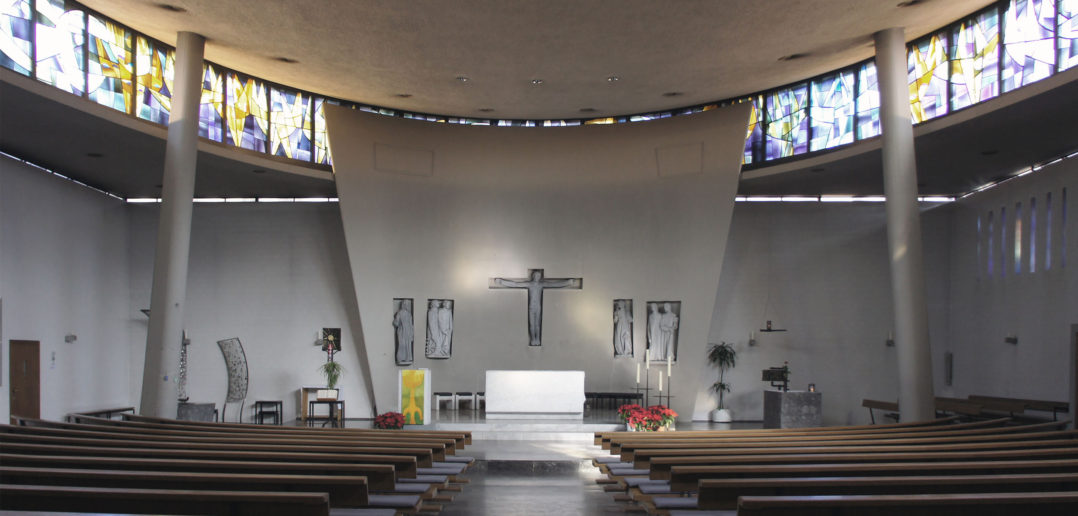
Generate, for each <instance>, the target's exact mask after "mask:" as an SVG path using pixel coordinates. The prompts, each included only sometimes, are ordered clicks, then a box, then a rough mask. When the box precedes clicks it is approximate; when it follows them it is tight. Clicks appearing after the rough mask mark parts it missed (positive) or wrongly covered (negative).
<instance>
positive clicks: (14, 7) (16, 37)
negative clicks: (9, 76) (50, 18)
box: [0, 0, 33, 75]
mask: <svg viewBox="0 0 1078 516" xmlns="http://www.w3.org/2000/svg"><path fill="white" fill-rule="evenodd" d="M30 23H31V16H30V1H29V0H0V67H4V68H7V69H8V70H14V71H16V72H18V73H21V74H23V75H30V69H31V68H32V67H33V63H32V62H31V61H32V60H33V57H32V56H31V55H30V48H31V42H30V33H31V30H30Z"/></svg>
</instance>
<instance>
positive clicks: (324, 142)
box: [314, 97, 340, 165]
mask: <svg viewBox="0 0 1078 516" xmlns="http://www.w3.org/2000/svg"><path fill="white" fill-rule="evenodd" d="M326 104H334V105H338V106H339V105H340V102H337V101H336V100H333V99H323V98H321V97H319V98H316V99H314V162H315V163H318V164H320V165H332V164H333V156H331V155H330V152H329V138H328V137H327V136H326V112H325V109H324V108H325V105H326Z"/></svg>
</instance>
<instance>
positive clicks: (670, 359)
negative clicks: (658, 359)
mask: <svg viewBox="0 0 1078 516" xmlns="http://www.w3.org/2000/svg"><path fill="white" fill-rule="evenodd" d="M673 363H674V353H672V352H668V353H667V355H666V377H667V378H670V365H671V364H673Z"/></svg>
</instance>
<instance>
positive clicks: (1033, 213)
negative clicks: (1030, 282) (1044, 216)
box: [1029, 197, 1037, 274]
mask: <svg viewBox="0 0 1078 516" xmlns="http://www.w3.org/2000/svg"><path fill="white" fill-rule="evenodd" d="M1034 272H1037V198H1036V197H1030V198H1029V273H1030V274H1033V273H1034Z"/></svg>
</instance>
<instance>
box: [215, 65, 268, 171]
mask: <svg viewBox="0 0 1078 516" xmlns="http://www.w3.org/2000/svg"><path fill="white" fill-rule="evenodd" d="M225 89H226V90H227V92H228V95H227V98H226V103H225V121H226V123H227V125H228V131H227V132H226V133H225V143H228V144H230V145H235V146H237V147H243V148H244V149H251V150H254V151H258V152H266V140H267V139H268V136H269V135H268V134H267V130H268V129H269V127H268V126H269V110H268V109H266V102H267V99H266V85H265V84H264V83H262V81H259V80H257V79H250V78H246V77H241V76H239V75H236V74H234V73H229V74H228V81H227V83H226V86H225Z"/></svg>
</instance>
